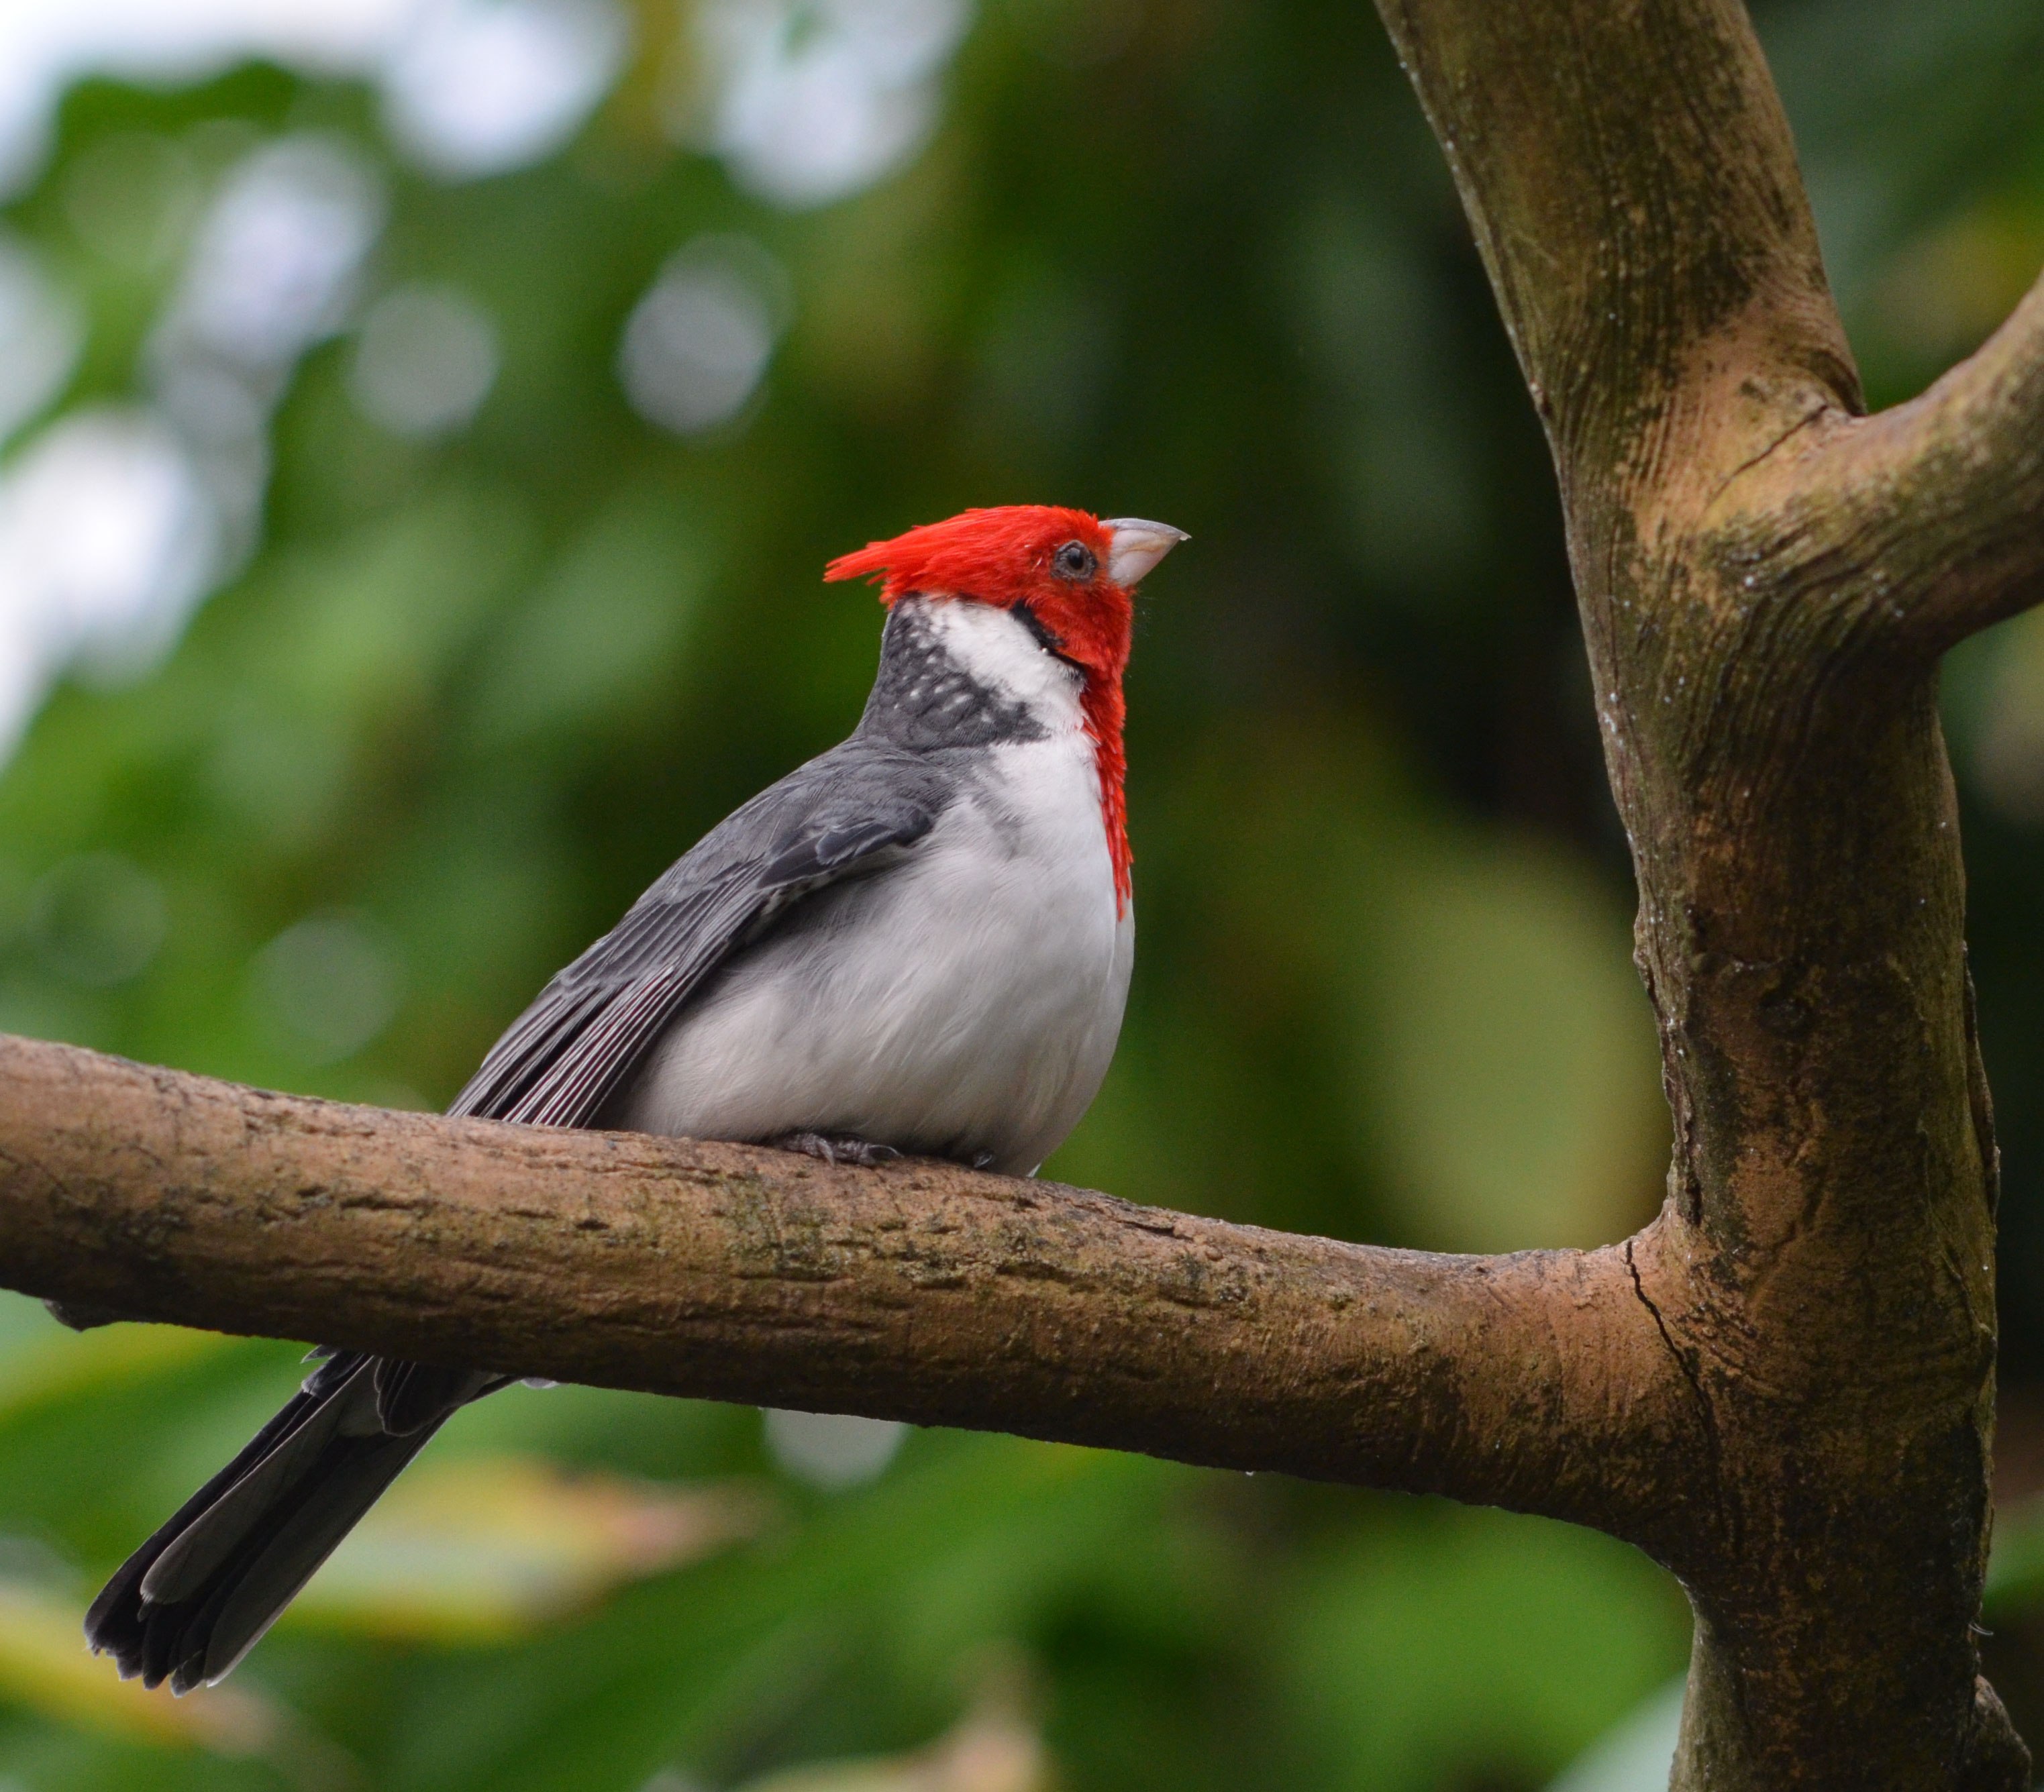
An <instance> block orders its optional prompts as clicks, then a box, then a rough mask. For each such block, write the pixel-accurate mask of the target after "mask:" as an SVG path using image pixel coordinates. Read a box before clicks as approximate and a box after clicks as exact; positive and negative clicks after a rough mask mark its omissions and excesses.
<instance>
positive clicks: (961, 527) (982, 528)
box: [824, 504, 1185, 903]
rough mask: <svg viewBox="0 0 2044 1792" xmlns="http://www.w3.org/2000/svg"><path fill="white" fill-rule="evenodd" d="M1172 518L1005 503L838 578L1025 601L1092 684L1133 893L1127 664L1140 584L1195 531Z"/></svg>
mask: <svg viewBox="0 0 2044 1792" xmlns="http://www.w3.org/2000/svg"><path fill="white" fill-rule="evenodd" d="M1184 539H1185V535H1184V534H1183V533H1182V532H1181V531H1179V530H1177V529H1174V528H1170V527H1169V526H1167V525H1166V524H1162V523H1146V522H1143V521H1140V520H1138V519H1136V518H1135V517H1116V518H1112V519H1109V520H1107V521H1105V522H1103V521H1102V520H1101V519H1100V518H1099V517H1097V516H1093V515H1092V514H1091V513H1090V512H1086V511H1084V510H1070V509H1066V508H1063V507H1062V506H1061V505H1049V504H1016V505H1003V506H1001V508H997V509H990V510H966V511H962V512H959V515H957V516H953V517H951V518H949V519H947V520H946V521H944V522H942V523H925V524H923V525H922V527H920V528H914V529H910V530H909V531H907V532H906V533H905V534H903V535H897V536H895V537H894V539H893V540H892V541H876V542H874V543H870V545H868V546H867V547H862V548H861V549H859V551H858V552H857V553H855V554H840V556H839V557H838V558H836V559H835V560H833V561H832V562H831V563H830V565H829V566H828V567H827V568H826V569H825V570H824V578H827V579H849V578H873V579H878V580H879V581H881V588H880V601H882V603H884V604H893V603H894V602H895V601H897V599H900V598H902V597H909V596H916V597H925V598H929V599H932V600H935V601H955V602H960V603H970V604H991V605H993V606H994V607H995V608H1000V609H1014V608H1018V607H1026V608H1028V612H1029V613H1030V615H1031V616H1032V617H1033V618H1034V620H1035V624H1036V626H1037V627H1038V629H1039V631H1041V632H1042V633H1044V634H1047V635H1048V636H1049V637H1050V643H1051V650H1053V651H1054V652H1055V653H1056V654H1058V657H1059V658H1062V659H1063V660H1065V661H1066V662H1068V663H1069V664H1070V665H1072V666H1075V667H1077V668H1078V670H1079V672H1080V673H1081V674H1082V676H1083V677H1084V678H1085V690H1084V692H1083V693H1082V696H1081V700H1080V701H1081V707H1082V710H1083V712H1084V713H1085V728H1086V732H1087V734H1088V735H1090V736H1091V737H1092V739H1093V747H1094V753H1095V758H1096V759H1097V763H1098V765H1099V768H1100V778H1101V808H1102V811H1103V812H1104V814H1105V818H1106V822H1107V832H1108V847H1109V849H1110V850H1111V851H1112V854H1113V858H1114V873H1115V888H1116V894H1117V896H1119V898H1120V900H1122V901H1123V902H1124V903H1125V902H1126V901H1127V900H1128V889H1129V884H1128V863H1129V860H1128V836H1127V834H1126V832H1125V831H1124V827H1123V817H1124V799H1123V796H1122V787H1121V781H1122V770H1123V765H1124V757H1123V751H1122V744H1121V727H1122V717H1123V713H1124V704H1123V699H1122V694H1121V674H1122V672H1123V670H1124V668H1125V667H1126V666H1128V647H1129V637H1130V633H1131V628H1132V626H1133V624H1134V621H1135V597H1134V591H1135V586H1136V585H1137V584H1138V583H1139V581H1141V580H1142V578H1143V574H1146V573H1147V572H1148V571H1149V570H1150V569H1151V567H1152V566H1155V565H1156V563H1157V562H1158V561H1159V560H1161V559H1162V558H1164V556H1165V555H1166V554H1168V553H1169V552H1170V551H1171V550H1172V548H1174V547H1176V546H1177V545H1178V543H1180V542H1181V541H1183V540H1184Z"/></svg>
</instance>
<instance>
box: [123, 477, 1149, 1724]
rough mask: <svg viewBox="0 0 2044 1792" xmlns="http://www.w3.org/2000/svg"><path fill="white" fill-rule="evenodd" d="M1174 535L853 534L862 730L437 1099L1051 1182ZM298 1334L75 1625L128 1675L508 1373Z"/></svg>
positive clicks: (522, 1117)
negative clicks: (274, 1389) (1144, 614)
mask: <svg viewBox="0 0 2044 1792" xmlns="http://www.w3.org/2000/svg"><path fill="white" fill-rule="evenodd" d="M1185 539H1188V538H1187V537H1186V536H1185V534H1184V532H1183V531H1181V530H1178V529H1175V528H1171V527H1170V526H1169V525H1168V524H1161V523H1152V522H1147V521H1144V520H1141V519H1139V518H1135V517H1116V518H1109V519H1107V520H1101V519H1100V518H1099V517H1097V516H1093V515H1092V514H1091V513H1089V512H1085V511H1082V510H1077V509H1071V508H1064V507H1062V506H1058V505H1004V506H1000V507H997V508H985V509H976V510H967V511H965V512H962V513H961V514H959V515H958V516H953V517H951V518H949V519H948V520H945V521H943V522H938V523H932V524H923V525H921V526H920V527H918V528H912V529H909V530H908V531H906V532H905V533H904V534H901V535H897V536H895V537H893V539H889V540H886V541H875V542H873V543H869V544H868V545H867V546H866V547H863V548H862V549H859V551H856V552H854V553H850V554H843V555H840V557H839V558H836V559H835V560H832V562H830V563H829V564H828V566H827V567H826V569H825V572H824V577H825V578H826V579H829V580H845V579H867V580H870V581H874V582H875V583H877V584H878V585H879V587H880V598H881V601H882V604H884V605H885V607H886V621H885V624H884V625H883V627H882V633H881V646H880V656H879V666H878V672H877V673H876V675H875V677H874V683H873V688H872V691H871V693H870V695H869V696H868V697H867V699H866V705H865V708H864V710H863V712H862V714H861V715H860V717H859V723H858V725H857V727H855V729H854V730H853V731H852V733H851V735H849V736H848V737H847V739H844V740H843V741H842V742H840V743H839V744H838V745H837V746H833V747H832V748H831V749H830V750H828V751H827V752H825V753H824V754H820V755H819V756H818V757H817V758H814V759H812V760H810V761H809V762H808V763H807V764H805V765H803V766H799V767H797V769H795V770H793V771H792V772H790V773H788V775H787V776H786V777H783V778H782V779H781V781H779V782H778V783H777V784H774V785H771V786H770V787H769V788H768V789H766V790H765V791H763V792H761V793H760V794H759V796H755V797H754V798H753V799H752V800H751V801H750V802H747V803H746V804H743V805H742V806H741V807H740V808H738V809H736V810H735V811H734V812H732V814H731V815H729V816H728V817H727V818H726V819H724V821H722V822H721V823H719V824H718V825H717V827H713V829H711V830H710V831H709V833H708V834H706V835H704V836H703V838H701V840H700V841H698V842H697V843H696V844H695V845H694V846H692V847H691V848H690V850H688V851H687V852H686V853H685V854H683V855H682V857H681V858H680V859H679V860H678V861H676V862H675V863H674V865H673V866H671V867H670V869H668V870H667V872H666V873H663V875H662V876H661V877H659V879H658V880H657V881H655V883H654V884H652V885H651V888H648V889H647V892H645V894H644V896H641V897H640V899H639V900H638V901H637V902H636V903H635V904H632V907H631V908H630V909H629V910H628V911H627V912H626V913H625V915H624V917H623V919H621V920H620V921H619V922H618V923H617V926H616V927H613V929H612V930H611V931H609V933H608V934H605V935H604V936H603V937H602V938H601V939H599V940H597V942H595V943H594V945H593V946H590V948H589V949H588V950H586V951H585V952H584V953H583V954H582V955H581V956H580V957H578V958H576V959H575V960H574V961H573V962H572V963H571V964H569V965H567V967H566V968H565V969H563V970H562V971H561V972H559V973H558V974H557V975H556V976H555V977H554V978H553V979H552V980H551V982H549V983H548V984H547V985H546V987H545V988H544V989H543V990H542V991H541V992H540V994H539V995H538V996H536V998H535V999H534V1000H533V1001H532V1004H531V1006H530V1007H528V1008H527V1009H526V1010H525V1011H524V1013H523V1014H521V1015H519V1017H518V1018H517V1019H516V1020H515V1021H513V1023H512V1024H511V1026H509V1028H508V1029H507V1030H505V1033H504V1034H503V1036H502V1037H501V1038H499V1039H498V1042H497V1043H496V1044H495V1045H494V1046H492V1047H491V1048H490V1051H489V1052H488V1053H487V1054H486V1056H485V1057H484V1058H483V1060H482V1064H481V1065H480V1066H479V1068H478V1069H477V1071H476V1073H475V1074H474V1076H473V1077H472V1078H471V1080H470V1081H469V1082H468V1084H467V1086H466V1087H465V1088H463V1090H462V1092H460V1094H459V1096H456V1097H455V1100H454V1102H453V1103H452V1104H451V1107H449V1109H448V1112H450V1113H451V1114H455V1115H480V1116H483V1117H486V1118H490V1119H501V1120H509V1121H517V1122H524V1123H527V1124H531V1125H536V1126H587V1127H597V1128H605V1129H613V1130H628V1131H641V1132H648V1133H658V1134H671V1135H674V1136H681V1137H688V1138H705V1139H717V1140H728V1141H735V1142H742V1143H751V1144H757V1145H770V1146H778V1147H779V1148H781V1149H787V1150H791V1151H799V1152H802V1153H807V1154H809V1155H810V1156H812V1157H820V1158H823V1159H825V1160H828V1161H834V1162H844V1163H851V1164H855V1165H876V1164H881V1163H884V1162H886V1161H889V1159H891V1158H893V1157H897V1156H902V1155H912V1156H919V1157H936V1158H942V1159H948V1160H951V1161H955V1162H957V1163H960V1164H964V1165H970V1166H973V1167H974V1168H980V1169H984V1170H989V1171H993V1172H998V1173H1001V1174H1005V1175H1015V1176H1028V1175H1032V1174H1033V1173H1034V1172H1035V1170H1036V1168H1038V1167H1039V1165H1041V1164H1042V1163H1043V1160H1044V1159H1045V1158H1046V1157H1048V1156H1049V1155H1050V1153H1051V1152H1052V1151H1053V1150H1054V1149H1056V1147H1057V1146H1058V1145H1059V1144H1060V1143H1061V1142H1062V1141H1063V1140H1064V1138H1066V1135H1067V1134H1069V1133H1070V1131H1071V1130H1072V1129H1073V1128H1074V1126H1077V1125H1078V1122H1079V1120H1080V1119H1081V1117H1082V1115H1084V1114H1085V1111H1086V1109H1087V1107H1089V1105H1090V1104H1091V1103H1092V1101H1093V1097H1094V1096H1095V1095H1096V1094H1097V1092H1098V1091H1099V1088H1100V1086H1101V1081H1102V1080H1103V1078H1104V1077H1105V1075H1106V1073H1107V1069H1108V1062H1109V1061H1110V1060H1111V1059H1112V1056H1113V1053H1114V1049H1115V1045H1116V1040H1117V1038H1118V1037H1119V1034H1120V1026H1121V1019H1122V1012H1123V1009H1124V1005H1125V1003H1126V1000H1127V997H1128V983H1129V976H1130V973H1131V968H1132V965H1133V962H1134V953H1135V911H1134V906H1133V886H1132V883H1131V857H1130V852H1129V846H1128V827H1127V813H1126V804H1125V800H1124V792H1123V776H1124V750H1123V743H1122V727H1123V720H1124V713H1125V705H1124V697H1123V693H1122V676H1123V672H1124V668H1125V667H1126V666H1127V664H1128V654H1129V647H1130V640H1131V633H1132V627H1133V620H1134V611H1135V597H1134V594H1135V588H1136V586H1137V585H1139V583H1140V581H1142V580H1143V578H1144V577H1145V576H1146V575H1147V574H1148V573H1149V572H1150V571H1151V570H1152V569H1153V568H1154V567H1155V566H1156V565H1157V563H1158V562H1159V561H1161V560H1162V558H1164V556H1165V555H1166V554H1168V553H1170V551H1171V550H1172V549H1173V548H1174V547H1177V546H1178V544H1179V543H1181V542H1182V541H1184V540H1185ZM309 1360H317V1368H314V1369H313V1371H312V1372H310V1374H309V1375H308V1376H307V1377H306V1378H305V1382H304V1383H303V1385H302V1387H301V1388H300V1389H299V1391H298V1393H297V1394H295V1395H293V1396H292V1398H291V1399H290V1401H289V1402H288V1403H286V1405H285V1406H284V1407H283V1409H282V1410H281V1411H279V1413H278V1414H276V1416H275V1418H272V1419H271V1421H270V1422H269V1423H268V1424H267V1425H266V1426H263V1429H261V1430H260V1431H259V1432H258V1433H256V1434H255V1437H254V1438H252V1440H251V1441H250V1442H249V1443H248V1445H247V1447H246V1448H245V1449H243V1450H242V1452H240V1455H238V1456H236V1457H235V1458H234V1460H232V1462H230V1463H229V1464H227V1466H226V1467H225V1468H223V1469H221V1472H219V1473H218V1474H217V1475H214V1476H213V1479H210V1480H209V1481H208V1482H207V1483H206V1485H205V1486H204V1487H201V1488H200V1489H199V1490H198V1492H196V1493H195V1494H194V1495H192V1497H191V1498H190V1499H189V1500H187V1501H186V1502H185V1503H184V1505H183V1506H181V1507H179V1510H177V1511H176V1512H175V1514H172V1516H171V1518H170V1519H169V1520H168V1521H167V1522H166V1523H165V1524H164V1525H163V1526H162V1527H161V1528H160V1529H158V1530H157V1531H156V1533H155V1535H153V1536H152V1537H150V1538H149V1540H148V1541H147V1542H146V1543H144V1544H143V1545H142V1546H141V1547H140V1548H139V1549H137V1550H136V1552H135V1553H134V1554H133V1556H130V1557H129V1559H128V1560H127V1561H126V1562H125V1564H123V1565H122V1566H121V1568H120V1569H118V1570H117V1571H116V1572H115V1574H114V1575H113V1578H112V1579H110V1580H109V1581H108V1582H107V1583H106V1587H105V1589H104V1590H103V1591H102V1592H101V1593H100V1594H99V1596H98V1598H96V1599H95V1600H94V1602H93V1604H92V1606H91V1609H90V1611H89V1613H88V1614H87V1616H86V1626H85V1628H86V1640H88V1642H89V1643H90V1644H91V1646H92V1648H93V1649H94V1652H97V1653H104V1654H106V1655H109V1656H112V1657H113V1661H114V1663H115V1665H116V1666H117V1668H118V1669H119V1671H120V1673H121V1677H122V1678H123V1679H129V1678H133V1677H134V1676H136V1675H140V1677H141V1679H142V1680H143V1681H144V1683H145V1684H147V1685H148V1686H152V1687H153V1686H158V1685H159V1684H161V1683H163V1681H165V1680H168V1681H169V1682H170V1683H171V1687H172V1689H173V1690H175V1691H177V1692H184V1691H187V1690H190V1689H191V1688H193V1687H194V1686H201V1685H209V1684H212V1683H215V1682H217V1681H218V1680H220V1679H221V1678H223V1677H224V1676H225V1675H226V1674H227V1673H228V1672H229V1671H230V1670H231V1669H232V1667H234V1666H235V1665H236V1663H238V1662H240V1660H241V1659H242V1658H243V1657H244V1656H245V1655H247V1653H248V1651H249V1650H250V1649H251V1648H253V1647H254V1646H255V1643H256V1642H257V1641H258V1640H259V1639H260V1638H261V1637H262V1636H263V1633H265V1632H266V1631H267V1629H269V1627H270V1625H271V1624H272V1623H274V1622H275V1620H276V1619H277V1617H279V1615H280V1614H282V1611H283V1610H284V1608H285V1607H286V1606H287V1605H289V1604H290V1602H291V1600H292V1599H293V1598H295V1597H296V1595H297V1594H298V1591H300V1589H301V1588H302V1587H304V1585H305V1583H306V1582H307V1581H308V1580H309V1579H311V1577H312V1575H313V1572H314V1571H315V1570H317V1568H318V1567H319V1565H320V1564H321V1563H322V1562H323V1561H325V1560H326V1558H327V1556H328V1555H330V1554H331V1553H332V1551H333V1549H334V1548H335V1547H336V1545H337V1544H339V1543H340V1540H341V1539H342V1538H343V1537H345V1536H346V1535H347V1534H348V1532H349V1531H350V1530H351V1529H352V1528H353V1527H354V1525H355V1524H356V1523H357V1522H358V1521H359V1520H360V1519H361V1518H362V1517H363V1514H366V1513H367V1511H368V1510H369V1508H370V1507H371V1506H372V1505H373V1504H374V1503H375V1501H376V1499H377V1498H378V1496H379V1495H382V1492H383V1491H384V1490H385V1489H386V1487H389V1486H390V1483H391V1482H392V1481H393V1480H394V1479H396V1477H397V1475H398V1473H399V1472H400V1471H401V1470H402V1469H403V1468H405V1465H406V1464H408V1463H409V1462H410V1461H411V1460H412V1459H413V1457H414V1456H417V1454H418V1453H419V1452H420V1451H421V1449H423V1448H424V1447H425V1445H426V1443H427V1442H428V1440H429V1439H430V1438H431V1437H432V1436H433V1434H434V1433H435V1432H436V1431H437V1430H438V1429H440V1426H442V1425H443V1424H444V1423H445V1422H446V1421H447V1419H448V1418H449V1417H450V1416H451V1414H453V1413H454V1412H455V1410H458V1409H459V1408H460V1407H461V1406H465V1405H467V1403H470V1402H471V1401H473V1400H475V1399H480V1398H482V1396H484V1395H487V1394H490V1393H493V1392H494V1391H497V1390H498V1388H500V1387H505V1386H507V1385H509V1382H510V1380H511V1379H512V1378H511V1377H509V1376H504V1375H501V1374H498V1373H496V1372H491V1371H487V1370H483V1369H468V1368H449V1367H444V1366H440V1365H436V1364H423V1363H413V1362H406V1361H402V1360H398V1359H395V1358H392V1357H387V1356H375V1355H373V1354H371V1353H367V1352H363V1351H359V1350H326V1349H316V1350H315V1351H314V1352H313V1357H312V1358H311V1359H309Z"/></svg>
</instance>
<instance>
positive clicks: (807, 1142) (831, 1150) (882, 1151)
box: [767, 1133, 901, 1170]
mask: <svg viewBox="0 0 2044 1792" xmlns="http://www.w3.org/2000/svg"><path fill="white" fill-rule="evenodd" d="M767 1143H768V1144H769V1145H772V1146H773V1147H774V1149H775V1150H776V1151H799V1152H801V1153H802V1155H803V1156H804V1157H820V1158H822V1159H823V1161H824V1162H825V1163H826V1164H855V1165H858V1166H859V1168H861V1169H866V1170H870V1169H872V1168H875V1167H876V1166H878V1165H882V1164H891V1163H893V1162H894V1161H896V1160H897V1158H899V1157H901V1153H900V1152H898V1151H897V1150H896V1149H894V1147H893V1145H875V1144H874V1143H873V1142H872V1141H870V1139H863V1138H853V1137H852V1136H851V1134H849V1133H783V1134H782V1135H781V1136H780V1137H779V1138H773V1139H769V1140H768V1141H767Z"/></svg>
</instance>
